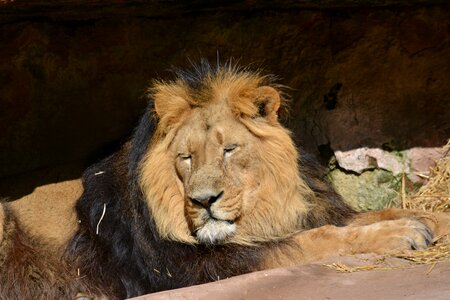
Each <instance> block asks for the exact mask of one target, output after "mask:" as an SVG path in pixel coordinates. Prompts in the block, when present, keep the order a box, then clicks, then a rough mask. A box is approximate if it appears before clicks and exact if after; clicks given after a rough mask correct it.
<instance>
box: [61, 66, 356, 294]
mask: <svg viewBox="0 0 450 300" xmlns="http://www.w3.org/2000/svg"><path fill="white" fill-rule="evenodd" d="M224 74H225V75H229V77H226V76H225V77H224ZM219 76H222V77H223V78H222V81H223V80H226V79H227V78H228V79H230V78H232V79H233V80H234V82H222V84H225V85H226V84H235V85H236V82H239V83H247V84H248V81H247V82H246V81H245V80H242V79H243V78H244V77H245V78H248V77H249V76H250V77H251V78H252V79H253V81H252V82H253V83H255V82H256V85H259V84H261V83H263V82H264V83H265V84H267V83H269V84H270V80H269V78H268V77H262V76H260V75H258V74H256V73H249V72H248V71H247V70H242V69H238V68H234V67H230V66H229V65H227V66H221V67H217V68H212V67H210V66H209V65H207V64H205V63H203V64H202V65H201V66H199V67H198V68H196V69H195V70H194V72H192V73H186V72H178V73H177V78H176V80H175V81H173V82H170V86H169V85H167V84H166V83H164V82H159V83H156V87H157V89H159V91H161V90H163V89H166V90H167V89H168V88H169V87H170V88H172V90H171V91H170V92H171V93H172V94H173V95H172V96H177V93H178V96H183V97H188V96H189V95H187V93H188V92H189V91H198V90H199V89H201V88H203V89H204V88H208V87H209V88H211V85H212V84H214V83H217V79H218V77H219ZM236 80H238V81H236ZM239 80H240V81H239ZM208 84H209V86H208ZM205 85H206V86H205ZM234 87H236V86H234ZM153 91H154V90H153ZM180 93H181V95H179V94H180ZM156 96H158V95H156ZM172 99H173V97H172ZM153 103H154V102H153V101H150V104H149V106H148V108H147V110H146V113H145V114H144V116H143V117H142V118H141V121H140V123H139V125H138V127H137V128H136V130H135V132H134V135H133V137H132V139H131V140H130V141H129V142H128V143H127V144H126V145H124V147H123V148H122V149H121V150H120V151H119V152H117V153H115V154H113V155H112V156H110V157H108V158H106V159H104V160H103V161H101V162H99V163H97V164H95V165H93V166H91V167H90V168H89V169H87V170H86V171H85V173H84V175H83V185H84V193H83V195H82V197H81V199H80V200H79V201H78V204H77V212H78V216H79V219H80V220H81V224H80V230H79V232H78V233H77V234H76V235H75V236H74V238H73V239H72V241H71V242H70V244H69V246H68V249H67V257H68V259H69V260H70V261H71V263H73V264H75V265H77V266H79V268H80V273H81V275H82V276H83V279H82V280H83V281H85V282H87V283H89V285H94V286H99V287H102V288H103V291H104V292H105V293H106V294H107V295H108V296H110V297H118V298H123V297H132V296H137V295H141V294H145V293H150V292H156V291H160V290H165V289H173V288H178V287H184V286H189V285H193V284H199V283H204V282H209V281H213V280H217V279H222V278H227V277H230V276H234V275H238V274H243V273H247V272H251V271H255V270H258V269H260V268H261V264H262V262H263V260H264V257H265V255H266V253H267V251H270V250H271V249H273V248H274V247H278V248H279V247H280V245H281V244H283V243H285V244H286V245H287V244H289V242H288V241H283V240H271V239H267V240H266V241H258V243H257V245H249V244H248V243H241V244H240V243H230V244H224V245H214V246H211V245H210V246H207V245H202V244H195V243H192V241H191V240H189V239H188V238H183V237H184V236H186V228H185V227H184V225H183V224H181V225H174V226H173V228H172V230H173V231H172V232H171V228H170V225H169V223H170V222H168V220H166V221H167V224H165V225H163V226H166V227H163V234H164V235H163V236H161V234H160V232H161V226H159V227H158V224H157V222H159V223H161V222H163V223H164V220H162V221H161V220H155V216H154V211H152V209H149V206H151V205H148V201H168V200H172V199H170V197H173V194H174V193H176V192H174V191H172V190H173V189H176V188H177V187H176V186H174V185H173V180H172V178H170V176H172V174H169V173H168V172H167V171H166V169H165V166H164V164H167V163H173V162H171V161H170V160H168V159H167V158H165V157H164V156H162V157H161V159H159V160H158V161H159V165H158V164H153V165H152V167H151V168H149V167H148V164H144V167H145V168H146V169H145V170H143V162H145V161H147V162H148V155H149V153H152V151H153V152H154V150H155V149H157V148H158V147H162V149H163V148H164V147H163V146H164V145H163V146H161V144H162V143H168V141H167V135H168V134H170V131H164V130H161V128H160V127H158V126H161V123H164V122H167V123H168V124H170V123H171V122H172V121H171V120H170V118H176V117H177V115H178V114H180V113H182V111H177V105H176V104H172V105H174V111H173V114H172V115H169V116H166V119H162V120H161V119H159V120H158V118H157V117H156V116H155V114H154V111H155V108H154V104H153ZM168 105H169V104H168ZM240 109H241V111H242V110H243V109H244V110H245V108H240ZM158 122H159V123H158ZM167 126H169V125H167ZM167 126H165V127H163V128H167ZM254 131H258V128H255V129H254ZM259 134H260V135H264V134H265V133H263V132H259ZM266 135H267V134H266ZM268 139H269V141H270V136H268ZM293 151H295V153H293V154H292V155H291V157H289V158H288V159H290V161H288V162H287V163H285V164H284V165H283V167H285V166H286V165H291V166H294V168H297V167H295V166H298V170H299V171H297V170H294V175H295V176H298V179H299V180H300V181H301V182H303V183H304V184H305V185H306V188H305V189H304V190H305V193H306V194H305V197H304V198H303V203H300V204H299V205H301V206H302V207H305V208H307V209H306V210H305V213H304V215H303V217H302V218H301V219H300V220H298V224H299V225H298V226H299V228H302V229H310V228H314V227H318V226H322V225H325V224H335V225H343V224H344V222H345V219H347V218H348V217H349V216H350V215H351V214H352V213H353V211H352V210H351V209H350V208H349V207H348V206H347V205H345V204H344V203H343V202H342V200H341V199H340V197H339V196H338V195H337V194H336V193H335V192H334V191H333V189H332V188H331V187H330V185H329V184H328V183H327V181H326V180H325V178H324V175H323V173H322V172H321V169H320V167H319V166H318V165H317V164H316V163H315V162H314V160H313V159H311V158H310V157H308V156H307V155H306V154H302V155H297V152H296V150H295V149H294V150H293ZM269 159H270V158H269ZM285 159H286V158H285ZM292 160H294V161H292ZM296 160H298V161H296ZM270 163H273V164H274V165H275V166H274V168H276V167H277V166H276V165H277V162H274V161H271V162H270ZM291 168H292V167H291ZM282 171H283V170H282V169H281V168H280V169H279V170H278V172H282ZM284 172H285V171H284ZM143 174H145V176H149V177H151V178H152V179H151V180H150V182H151V184H156V185H159V186H157V187H153V190H156V191H157V192H155V194H158V193H160V194H161V195H164V197H166V199H146V198H148V195H144V191H143V190H145V189H143V188H142V180H143V178H142V176H143ZM279 175H280V176H281V175H282V174H279ZM295 176H294V177H295ZM144 181H145V182H146V184H149V183H148V182H149V180H148V178H146V180H144ZM294 184H295V183H294ZM308 191H310V192H308ZM164 197H163V198H164ZM173 202H174V201H172V202H171V203H173ZM157 205H160V207H161V209H162V210H164V211H163V213H162V214H163V215H164V217H166V218H171V217H172V218H173V219H172V223H171V224H174V223H173V221H174V220H179V222H181V223H182V222H185V221H184V220H183V219H181V220H180V218H183V217H184V216H183V215H182V214H181V215H180V209H178V208H177V207H171V206H170V205H169V206H168V205H167V204H162V203H160V202H159V203H157ZM172 205H173V206H176V205H180V202H176V201H175V204H172ZM105 207H106V210H105V214H104V217H103V219H102V222H101V223H100V224H98V223H99V219H100V218H101V215H102V213H103V211H104V208H105ZM288 209H291V208H288ZM292 209H294V208H292ZM153 210H155V208H153ZM181 212H182V210H181ZM160 213H161V212H160ZM159 217H161V216H159ZM280 217H281V216H280ZM159 225H160V224H159ZM97 226H98V227H99V230H98V233H97V232H96V231H97ZM267 226H271V224H269V223H267ZM178 231H179V232H178ZM180 236H181V238H179V237H180ZM298 250H301V249H298Z"/></svg>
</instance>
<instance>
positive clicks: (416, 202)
mask: <svg viewBox="0 0 450 300" xmlns="http://www.w3.org/2000/svg"><path fill="white" fill-rule="evenodd" d="M444 149H445V153H446V154H445V156H444V157H443V158H442V159H440V160H438V161H437V162H436V166H435V167H434V168H433V169H432V170H431V172H430V176H429V177H428V182H427V183H426V184H425V185H423V186H422V187H421V188H420V189H419V190H418V191H417V193H416V194H415V195H409V196H408V195H406V194H405V191H404V186H403V188H402V195H405V196H404V199H403V201H402V202H403V203H404V206H405V208H406V209H416V210H424V211H432V212H450V140H449V141H448V142H447V145H446V146H445V147H444ZM395 257H397V258H402V259H406V260H408V261H410V262H411V264H431V267H430V272H431V270H432V269H433V267H434V265H436V264H437V263H440V262H450V236H448V235H447V236H441V237H436V238H435V240H434V242H433V245H432V246H431V247H429V248H428V249H425V250H416V251H410V252H408V253H403V254H401V255H395ZM324 266H326V267H328V268H332V269H335V270H337V271H339V272H346V273H351V272H357V271H369V270H386V269H398V268H405V267H407V266H386V265H385V264H384V263H383V260H380V262H379V263H375V264H371V265H364V266H357V267H352V266H347V265H345V264H342V263H333V264H326V265H324Z"/></svg>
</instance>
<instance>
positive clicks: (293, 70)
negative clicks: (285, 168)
mask: <svg viewBox="0 0 450 300" xmlns="http://www.w3.org/2000/svg"><path fill="white" fill-rule="evenodd" d="M449 7H450V6H449V4H447V2H446V1H274V2H271V1H246V2H243V3H236V2H235V1H225V2H223V3H221V4H220V5H219V4H211V3H210V2H208V1H193V2H191V3H190V4H180V3H178V4H177V3H176V1H127V2H125V3H124V2H123V1H18V2H14V1H0V132H1V134H0V178H1V177H3V178H6V177H8V178H12V176H13V175H14V174H19V173H23V172H28V171H31V170H34V169H37V168H42V167H48V166H54V165H60V164H66V163H69V162H70V163H73V162H75V163H77V162H78V163H80V164H86V163H88V162H90V161H92V160H95V159H98V158H99V157H101V155H103V154H105V153H107V152H108V151H110V150H111V149H113V148H114V147H116V146H117V145H119V144H120V142H122V141H124V140H125V139H126V138H127V137H128V136H129V135H130V133H131V131H132V128H133V126H134V125H135V124H136V121H137V119H138V118H139V116H140V114H141V113H142V109H143V107H144V106H145V103H146V99H145V98H143V97H142V95H143V94H144V91H145V89H146V87H147V86H148V83H149V82H150V81H151V80H152V79H154V78H169V77H170V76H171V75H170V72H168V69H169V68H170V67H171V66H173V65H174V66H178V67H189V65H190V62H189V61H194V62H195V61H197V60H198V59H199V58H201V57H205V58H207V59H209V60H211V61H216V60H217V59H218V58H220V60H222V61H224V60H226V59H228V58H231V57H232V58H234V59H235V60H236V61H239V63H240V64H243V65H250V66H252V67H254V68H263V69H265V70H266V71H267V72H270V73H273V74H277V75H278V76H279V77H280V82H281V83H283V84H285V85H287V86H289V87H290V88H291V89H290V90H289V93H290V94H291V96H292V101H291V107H292V108H291V111H290V114H289V116H288V117H286V118H285V123H286V124H287V125H288V126H289V127H290V128H292V129H293V132H294V135H295V138H296V140H297V142H298V144H299V145H301V146H303V147H304V148H306V149H307V150H308V151H310V152H313V153H316V154H318V155H320V156H321V157H322V159H323V161H324V162H327V161H328V160H329V159H330V158H331V157H332V155H333V154H334V152H335V151H348V150H351V149H357V148H361V147H370V148H382V149H384V150H386V151H393V150H395V151H398V150H405V149H409V148H413V147H438V146H442V145H443V144H445V142H446V139H447V138H449V137H450V113H449V107H450V99H449V95H450V82H449V81H450V78H449V76H448V74H450V29H449V28H450V10H449ZM105 149H106V150H105Z"/></svg>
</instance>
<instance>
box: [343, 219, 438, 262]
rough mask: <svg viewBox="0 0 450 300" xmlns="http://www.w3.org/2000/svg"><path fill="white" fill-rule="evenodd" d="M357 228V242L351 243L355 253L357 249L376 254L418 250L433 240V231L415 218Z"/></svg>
mask: <svg viewBox="0 0 450 300" xmlns="http://www.w3.org/2000/svg"><path fill="white" fill-rule="evenodd" d="M358 229H359V230H358V231H359V232H358V233H359V234H358V237H357V238H356V239H355V240H357V242H356V243H355V245H352V250H353V252H355V253H356V252H360V251H359V250H362V251H361V252H373V253H377V254H389V253H398V252H402V251H405V250H420V249H425V248H427V247H428V245H430V243H431V242H432V241H433V233H432V231H431V230H430V229H429V228H428V226H427V225H425V224H424V223H422V222H420V221H418V220H415V219H408V218H403V219H398V220H390V221H381V222H377V223H373V224H370V225H365V226H361V227H359V228H358ZM357 248H360V249H357Z"/></svg>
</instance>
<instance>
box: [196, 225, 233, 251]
mask: <svg viewBox="0 0 450 300" xmlns="http://www.w3.org/2000/svg"><path fill="white" fill-rule="evenodd" d="M235 232H236V224H234V223H230V222H228V221H222V220H213V219H210V220H208V222H206V223H205V224H204V225H203V226H202V227H200V228H199V229H197V230H196V237H197V240H198V241H199V242H200V243H202V244H207V245H215V244H222V243H223V242H225V241H226V240H227V238H229V237H230V236H232V235H234V233H235Z"/></svg>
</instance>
